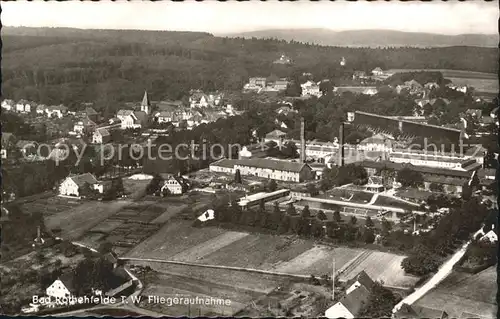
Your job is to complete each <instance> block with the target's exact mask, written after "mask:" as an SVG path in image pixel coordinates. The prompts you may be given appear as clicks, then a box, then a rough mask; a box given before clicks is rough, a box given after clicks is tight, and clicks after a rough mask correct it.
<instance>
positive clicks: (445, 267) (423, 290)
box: [392, 241, 470, 313]
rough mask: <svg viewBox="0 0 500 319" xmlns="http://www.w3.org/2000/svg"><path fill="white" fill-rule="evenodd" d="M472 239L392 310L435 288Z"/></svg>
mask: <svg viewBox="0 0 500 319" xmlns="http://www.w3.org/2000/svg"><path fill="white" fill-rule="evenodd" d="M469 244H470V241H469V242H467V243H465V244H464V245H463V246H462V247H461V248H460V249H459V250H458V251H457V252H455V254H454V255H453V256H451V258H450V259H448V260H447V261H446V262H445V263H444V264H443V265H441V267H440V268H439V270H438V272H437V273H436V274H435V275H434V276H433V277H432V278H431V279H429V281H427V282H426V283H425V284H424V285H423V286H422V287H420V288H418V289H416V290H415V292H413V293H412V294H411V295H409V296H407V297H406V298H404V299H403V300H401V302H400V303H398V304H397V305H396V306H395V307H394V308H393V310H392V312H393V313H396V312H397V311H398V310H399V309H401V306H403V304H407V305H412V304H413V303H414V302H416V301H417V300H418V299H420V298H422V297H423V296H424V295H425V294H426V293H428V292H429V291H430V290H432V289H433V288H435V287H436V286H437V285H438V284H439V283H440V282H441V281H443V280H444V279H445V278H446V277H448V275H449V274H451V272H452V271H453V266H455V264H456V263H457V262H458V261H459V260H460V259H461V258H462V257H463V256H464V254H465V252H466V251H467V247H468V246H469Z"/></svg>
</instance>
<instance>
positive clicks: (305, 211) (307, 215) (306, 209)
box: [300, 205, 311, 218]
mask: <svg viewBox="0 0 500 319" xmlns="http://www.w3.org/2000/svg"><path fill="white" fill-rule="evenodd" d="M300 216H301V217H302V218H310V217H311V211H310V210H309V205H305V206H304V208H303V209H302V213H301V214H300Z"/></svg>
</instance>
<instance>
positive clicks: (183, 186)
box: [160, 176, 189, 195]
mask: <svg viewBox="0 0 500 319" xmlns="http://www.w3.org/2000/svg"><path fill="white" fill-rule="evenodd" d="M188 186H189V185H188V183H187V181H186V180H185V179H184V178H183V177H182V176H170V177H169V178H168V179H166V180H165V182H164V184H163V186H162V187H161V189H160V192H161V194H169V195H170V194H171V195H182V194H184V193H185V192H186V191H187V190H188Z"/></svg>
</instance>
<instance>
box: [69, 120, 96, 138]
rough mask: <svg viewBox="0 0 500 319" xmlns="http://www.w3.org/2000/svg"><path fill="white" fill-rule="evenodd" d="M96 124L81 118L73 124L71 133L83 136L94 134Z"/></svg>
mask: <svg viewBox="0 0 500 319" xmlns="http://www.w3.org/2000/svg"><path fill="white" fill-rule="evenodd" d="M95 127H96V124H95V123H94V122H92V121H91V120H89V119H88V118H86V117H85V118H83V119H81V120H79V121H78V122H76V123H75V125H74V126H73V131H74V132H75V133H77V134H81V135H85V134H87V133H92V132H94V130H95Z"/></svg>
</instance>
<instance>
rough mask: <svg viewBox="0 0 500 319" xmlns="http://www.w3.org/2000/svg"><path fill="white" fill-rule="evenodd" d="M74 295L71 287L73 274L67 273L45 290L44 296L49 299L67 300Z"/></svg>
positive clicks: (73, 289)
mask: <svg viewBox="0 0 500 319" xmlns="http://www.w3.org/2000/svg"><path fill="white" fill-rule="evenodd" d="M75 293H76V291H75V288H74V285H73V273H71V272H67V273H64V274H62V275H61V276H60V277H59V278H57V279H56V280H55V281H54V282H53V283H52V284H51V285H50V286H49V287H47V289H45V294H46V295H47V296H49V297H51V298H55V299H57V298H67V297H71V296H73V295H74V294H75Z"/></svg>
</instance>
